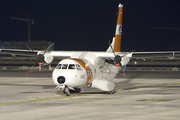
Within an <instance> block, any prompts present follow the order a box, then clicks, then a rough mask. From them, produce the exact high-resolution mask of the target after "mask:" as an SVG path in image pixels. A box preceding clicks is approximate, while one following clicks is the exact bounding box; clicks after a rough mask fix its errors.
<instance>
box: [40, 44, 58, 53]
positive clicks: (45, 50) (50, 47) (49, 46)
mask: <svg viewBox="0 0 180 120" xmlns="http://www.w3.org/2000/svg"><path fill="white" fill-rule="evenodd" d="M54 44H55V43H52V44H51V45H50V46H49V47H48V48H47V49H46V50H45V51H44V54H45V53H46V52H47V51H48V50H49V48H51V47H52V46H53V45H54ZM44 54H43V55H44Z"/></svg>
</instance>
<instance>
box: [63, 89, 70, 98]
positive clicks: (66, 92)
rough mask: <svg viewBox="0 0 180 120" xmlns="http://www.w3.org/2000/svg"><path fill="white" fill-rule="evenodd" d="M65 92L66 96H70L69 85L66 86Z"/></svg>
mask: <svg viewBox="0 0 180 120" xmlns="http://www.w3.org/2000/svg"><path fill="white" fill-rule="evenodd" d="M63 93H64V94H66V96H70V90H69V88H68V87H65V89H64V91H63Z"/></svg>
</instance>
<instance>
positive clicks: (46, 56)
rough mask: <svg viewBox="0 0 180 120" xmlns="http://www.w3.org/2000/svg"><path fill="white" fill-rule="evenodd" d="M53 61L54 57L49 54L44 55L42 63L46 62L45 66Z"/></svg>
mask: <svg viewBox="0 0 180 120" xmlns="http://www.w3.org/2000/svg"><path fill="white" fill-rule="evenodd" d="M53 60H54V57H53V56H51V55H50V54H49V53H45V54H44V62H46V63H47V64H50V63H52V61H53Z"/></svg>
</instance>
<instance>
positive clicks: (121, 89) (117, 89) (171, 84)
mask: <svg viewBox="0 0 180 120" xmlns="http://www.w3.org/2000/svg"><path fill="white" fill-rule="evenodd" d="M175 84H180V82H173V83H165V84H157V85H150V86H142V87H134V88H125V89H117V90H116V91H124V90H132V89H140V88H148V87H158V86H164V85H175Z"/></svg>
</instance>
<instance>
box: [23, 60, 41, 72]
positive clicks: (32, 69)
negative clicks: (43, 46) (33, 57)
mask: <svg viewBox="0 0 180 120" xmlns="http://www.w3.org/2000/svg"><path fill="white" fill-rule="evenodd" d="M37 63H38V61H36V62H35V63H34V65H33V66H32V67H30V68H29V70H28V71H27V72H26V74H28V73H29V72H32V71H33V69H32V70H31V68H34V66H35V65H36V64H37Z"/></svg>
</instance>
